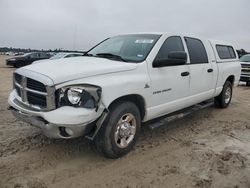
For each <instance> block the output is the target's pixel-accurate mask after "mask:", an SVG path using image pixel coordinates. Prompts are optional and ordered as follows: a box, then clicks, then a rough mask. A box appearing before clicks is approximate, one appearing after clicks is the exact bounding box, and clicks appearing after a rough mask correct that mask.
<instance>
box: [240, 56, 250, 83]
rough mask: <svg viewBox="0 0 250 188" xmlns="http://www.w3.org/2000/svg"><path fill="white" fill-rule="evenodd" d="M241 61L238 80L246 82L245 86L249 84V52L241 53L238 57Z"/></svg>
mask: <svg viewBox="0 0 250 188" xmlns="http://www.w3.org/2000/svg"><path fill="white" fill-rule="evenodd" d="M240 63H241V67H242V69H241V76H240V81H241V82H246V85H247V86H250V54H247V55H243V56H242V57H241V58H240Z"/></svg>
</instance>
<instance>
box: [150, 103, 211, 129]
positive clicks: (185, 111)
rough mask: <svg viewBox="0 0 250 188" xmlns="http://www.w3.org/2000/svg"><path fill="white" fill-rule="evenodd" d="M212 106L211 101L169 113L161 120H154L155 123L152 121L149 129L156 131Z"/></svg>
mask: <svg viewBox="0 0 250 188" xmlns="http://www.w3.org/2000/svg"><path fill="white" fill-rule="evenodd" d="M213 105H214V102H213V101H211V100H210V101H207V102H202V103H199V104H197V105H194V106H191V107H189V108H186V109H183V110H181V111H178V112H175V113H171V114H170V115H168V116H165V117H163V118H160V119H159V120H156V121H154V120H153V121H154V122H151V123H149V127H150V128H151V129H156V128H158V127H161V126H163V125H166V124H168V123H170V122H172V121H175V120H177V119H181V118H184V117H186V116H188V115H190V114H192V113H194V112H196V111H198V110H201V109H204V108H207V107H210V106H213Z"/></svg>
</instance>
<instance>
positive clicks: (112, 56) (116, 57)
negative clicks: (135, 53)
mask: <svg viewBox="0 0 250 188" xmlns="http://www.w3.org/2000/svg"><path fill="white" fill-rule="evenodd" d="M96 56H98V57H104V58H111V59H112V58H114V59H117V60H121V61H124V62H127V60H125V59H123V58H122V57H121V56H119V55H115V54H111V53H98V54H96Z"/></svg>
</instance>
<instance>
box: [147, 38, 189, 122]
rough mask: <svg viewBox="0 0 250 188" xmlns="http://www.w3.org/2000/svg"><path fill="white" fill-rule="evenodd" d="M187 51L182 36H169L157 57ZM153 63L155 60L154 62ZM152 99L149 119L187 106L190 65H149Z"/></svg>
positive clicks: (166, 56) (165, 56)
mask: <svg viewBox="0 0 250 188" xmlns="http://www.w3.org/2000/svg"><path fill="white" fill-rule="evenodd" d="M176 51H185V50H184V46H183V42H182V39H181V37H179V36H171V37H168V38H167V39H166V40H165V41H164V43H163V44H162V46H161V48H160V50H159V52H158V54H157V55H156V58H159V59H161V58H162V59H164V58H165V59H167V58H168V54H169V53H170V52H176ZM152 63H153V62H152ZM149 75H150V78H151V86H150V91H151V99H150V100H149V103H148V106H149V108H148V119H152V118H153V117H159V116H162V115H165V114H168V113H171V112H173V111H176V110H179V109H181V108H183V106H185V103H186V101H185V98H186V97H187V96H188V94H189V81H190V75H189V67H188V65H187V64H184V65H177V66H170V65H169V66H165V67H160V68H154V67H153V66H152V65H149Z"/></svg>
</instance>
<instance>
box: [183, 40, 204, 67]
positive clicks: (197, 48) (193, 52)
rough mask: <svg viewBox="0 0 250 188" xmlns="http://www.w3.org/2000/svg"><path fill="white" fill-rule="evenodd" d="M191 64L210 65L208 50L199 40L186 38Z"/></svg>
mask: <svg viewBox="0 0 250 188" xmlns="http://www.w3.org/2000/svg"><path fill="white" fill-rule="evenodd" d="M185 41H186V44H187V48H188V52H189V58H190V63H191V64H199V63H208V58H207V52H206V49H205V47H204V45H203V43H202V42H201V40H199V39H195V38H189V37H185Z"/></svg>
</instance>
